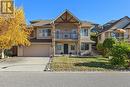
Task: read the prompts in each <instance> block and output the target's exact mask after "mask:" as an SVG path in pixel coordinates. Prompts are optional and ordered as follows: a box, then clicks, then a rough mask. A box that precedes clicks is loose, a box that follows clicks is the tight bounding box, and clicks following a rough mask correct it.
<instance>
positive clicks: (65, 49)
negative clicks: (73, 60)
mask: <svg viewBox="0 0 130 87" xmlns="http://www.w3.org/2000/svg"><path fill="white" fill-rule="evenodd" d="M64 54H68V44H64Z"/></svg>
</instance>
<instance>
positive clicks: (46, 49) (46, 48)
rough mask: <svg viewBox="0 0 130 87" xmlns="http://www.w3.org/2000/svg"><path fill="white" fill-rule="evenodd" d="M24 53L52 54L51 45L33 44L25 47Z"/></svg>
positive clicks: (27, 54) (26, 54)
mask: <svg viewBox="0 0 130 87" xmlns="http://www.w3.org/2000/svg"><path fill="white" fill-rule="evenodd" d="M23 55H24V56H27V57H47V56H50V45H45V44H44V45H43V44H41V45H39V44H32V45H31V46H29V47H24V48H23Z"/></svg>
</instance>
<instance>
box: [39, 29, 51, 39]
mask: <svg viewBox="0 0 130 87" xmlns="http://www.w3.org/2000/svg"><path fill="white" fill-rule="evenodd" d="M48 36H51V30H50V29H39V37H48Z"/></svg>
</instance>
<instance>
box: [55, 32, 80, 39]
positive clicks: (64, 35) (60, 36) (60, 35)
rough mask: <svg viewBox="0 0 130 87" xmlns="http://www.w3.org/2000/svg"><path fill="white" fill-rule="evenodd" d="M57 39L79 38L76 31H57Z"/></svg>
mask: <svg viewBox="0 0 130 87" xmlns="http://www.w3.org/2000/svg"><path fill="white" fill-rule="evenodd" d="M55 38H56V39H73V40H76V39H78V34H75V33H56V34H55Z"/></svg>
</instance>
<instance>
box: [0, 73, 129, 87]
mask: <svg viewBox="0 0 130 87" xmlns="http://www.w3.org/2000/svg"><path fill="white" fill-rule="evenodd" d="M0 87H130V73H119V72H111V73H108V72H106V73H105V72H104V73H82V72H81V73H63V72H61V73H49V72H0Z"/></svg>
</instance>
